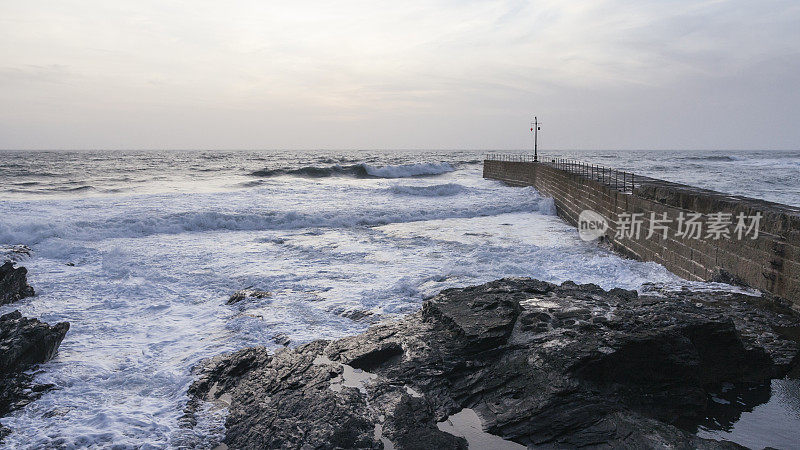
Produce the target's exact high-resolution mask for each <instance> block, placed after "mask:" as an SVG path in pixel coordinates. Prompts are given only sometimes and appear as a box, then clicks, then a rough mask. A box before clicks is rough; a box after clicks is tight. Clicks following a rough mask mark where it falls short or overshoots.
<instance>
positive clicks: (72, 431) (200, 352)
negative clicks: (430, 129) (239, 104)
mask: <svg viewBox="0 0 800 450" xmlns="http://www.w3.org/2000/svg"><path fill="white" fill-rule="evenodd" d="M595 156H596V157H597V158H601V157H602V155H595ZM700 156H702V155H700ZM712 156H713V155H712ZM584 159H585V158H584ZM479 161H480V155H479V154H476V153H470V152H439V153H425V154H421V153H416V154H406V153H374V154H368V153H363V152H362V153H359V152H351V153H349V154H343V155H341V154H340V155H334V156H320V155H311V154H309V155H292V156H291V157H286V156H281V155H280V153H278V152H273V153H268V152H264V153H257V152H240V153H209V152H183V153H170V152H165V153H125V154H121V155H120V154H107V153H102V152H94V153H77V154H53V153H50V154H33V155H31V154H12V156H11V157H7V158H5V160H4V161H3V162H2V163H0V175H2V177H0V196H2V198H3V199H4V200H3V201H2V203H0V244H2V245H14V244H26V245H29V246H30V247H31V248H32V250H33V254H32V256H31V257H30V258H27V259H25V260H23V261H22V264H23V265H25V266H26V267H28V269H29V279H30V283H31V284H32V285H33V286H34V287H35V288H36V290H37V293H38V295H37V296H36V297H34V298H30V299H25V300H23V301H21V302H18V303H16V304H14V305H6V306H3V307H0V313H6V312H9V311H12V310H14V309H19V310H20V311H21V312H22V313H23V314H24V315H26V316H33V317H38V318H40V319H42V320H44V321H47V322H50V323H54V322H57V321H63V320H66V321H69V322H70V323H71V328H70V331H69V333H68V334H67V337H66V338H65V340H64V342H63V343H62V345H61V348H60V350H59V353H58V356H57V357H56V358H55V359H53V360H52V361H50V362H48V363H46V364H43V365H42V366H41V367H40V370H39V371H38V373H37V376H36V379H37V381H39V382H42V383H52V384H54V385H55V386H56V388H55V389H54V390H52V391H49V392H48V393H46V394H45V395H44V396H43V397H42V398H41V399H39V400H38V401H36V402H33V403H32V404H30V405H28V406H26V407H25V408H23V409H22V410H19V411H17V412H15V413H14V414H12V415H11V416H9V417H6V418H3V419H0V422H2V423H3V424H4V425H6V426H9V427H10V428H12V429H14V433H13V434H12V435H11V436H9V437H8V438H7V439H6V442H5V445H6V446H8V447H10V448H40V447H44V446H62V447H65V448H71V447H87V446H109V445H112V444H116V445H120V446H121V447H126V446H130V447H137V448H140V447H143V448H148V447H153V448H162V447H181V446H184V447H199V448H203V447H205V448H212V447H214V446H215V445H216V444H217V443H218V442H219V439H220V438H221V436H222V434H221V433H222V432H223V428H222V420H223V415H224V411H217V412H216V413H209V414H208V415H207V416H205V417H204V418H203V420H202V421H201V423H200V424H199V426H198V427H195V428H194V429H187V428H185V427H181V420H180V419H181V416H182V415H183V407H184V405H185V403H186V401H187V398H186V390H187V388H188V386H189V384H190V383H191V382H192V376H191V372H190V370H191V368H192V367H193V366H194V365H195V364H197V363H198V362H199V361H201V360H202V359H203V358H206V357H209V356H213V355H216V354H219V353H223V352H228V351H232V350H236V349H240V348H243V347H246V346H252V345H266V346H268V347H272V348H276V347H277V344H275V343H274V341H273V339H274V338H275V337H276V336H279V335H285V336H288V337H289V338H290V339H291V341H292V345H296V344H300V343H304V342H308V341H311V340H313V339H318V338H337V337H341V336H345V335H351V334H354V333H358V332H361V331H363V330H364V329H365V328H366V327H367V326H368V325H369V323H371V322H374V321H377V320H382V319H387V318H392V317H397V316H399V315H402V314H406V313H409V312H413V311H415V310H417V309H418V308H419V306H420V304H421V302H422V301H423V300H424V299H425V298H427V297H428V296H431V295H433V294H435V293H437V292H438V291H440V290H442V289H444V288H448V287H457V286H466V285H471V284H478V283H482V282H486V281H490V280H493V279H496V278H499V277H504V276H531V277H535V278H539V279H543V280H547V281H552V282H562V281H566V280H574V281H576V282H580V283H586V282H591V283H597V284H599V285H601V286H602V287H604V288H612V287H623V288H629V289H636V288H638V287H640V286H641V285H642V284H643V283H652V282H655V283H664V284H667V285H670V286H681V285H684V284H687V283H686V282H684V281H682V280H679V279H678V278H677V277H675V276H674V275H672V274H670V273H669V272H667V271H666V270H665V269H664V268H663V267H661V266H659V265H657V264H654V263H641V262H635V261H631V260H626V259H623V258H620V257H618V256H616V255H614V254H611V253H609V252H608V251H606V250H605V249H603V248H600V247H598V246H597V245H595V244H593V243H586V242H583V241H581V240H580V239H579V238H578V236H577V233H576V232H575V230H574V229H573V228H572V227H571V226H569V225H566V224H565V223H563V222H562V221H561V220H560V219H558V218H557V217H556V216H555V215H554V211H553V205H552V201H551V200H549V199H545V198H542V197H540V196H539V195H538V194H537V192H536V191H535V190H534V189H532V188H511V187H506V186H503V185H502V184H500V183H498V182H494V181H489V180H483V179H482V178H481V165H480V163H479ZM625 161H628V162H633V161H636V157H635V156H629V157H628V159H626V160H624V161H622V160H620V161H618V162H623V163H624V164H627V163H626V162H625ZM710 161H712V162H709V163H707V164H709V166H708V167H711V166H713V165H714V164H718V162H717V161H715V160H710ZM795 161H800V158H796V160H795ZM785 162H786V161H784V163H785ZM734 163H735V162H734ZM624 164H622V165H623V166H624ZM676 164H678V163H676ZM748 164H750V163H748ZM704 167H706V166H704ZM743 167H745V168H743V169H741V171H743V172H746V173H749V171H751V170H752V168H751V167H750V166H747V165H745V166H743ZM708 170H716V169H708ZM640 171H641V170H640ZM649 174H650V175H656V174H653V173H649ZM731 176H732V177H735V176H737V175H736V174H732V175H731ZM771 176H775V174H774V173H773V174H772V175H771ZM796 179H797V178H795V180H796ZM726 180H727V179H725V178H720V177H717V178H716V182H717V183H719V184H720V185H721V186H724V184H725V183H726V182H727V181H726ZM676 181H688V180H680V179H678V180H676ZM731 182H732V181H731ZM795 183H797V182H796V181H795ZM695 184H701V183H695ZM706 187H713V186H708V185H707V186H706ZM763 189H767V188H763ZM797 191H798V190H797V184H795V187H794V191H792V192H794V193H795V194H796V192H797ZM784 201H785V202H787V203H792V202H793V201H794V197H792V195H787V196H786V197H785V199H784ZM249 286H253V287H255V288H257V289H261V290H266V291H269V292H271V293H272V295H271V296H270V297H268V298H264V299H247V300H244V301H242V302H240V303H238V304H235V305H226V300H227V298H228V297H229V296H230V294H231V293H232V292H234V291H235V290H237V289H242V288H245V287H249ZM693 286H699V285H698V284H697V283H695V284H693ZM351 312H362V313H367V314H370V315H369V316H368V318H367V319H366V320H360V321H354V320H351V319H349V318H347V317H346V316H347V315H348V313H351Z"/></svg>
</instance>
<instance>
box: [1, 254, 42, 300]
mask: <svg viewBox="0 0 800 450" xmlns="http://www.w3.org/2000/svg"><path fill="white" fill-rule="evenodd" d="M27 275H28V269H26V268H24V267H18V268H14V263H13V262H12V261H6V262H5V263H3V265H2V266H0V305H5V304H6V303H13V302H15V301H17V300H19V299H22V298H25V297H32V296H33V295H34V291H33V288H32V287H31V286H29V285H28V276H27Z"/></svg>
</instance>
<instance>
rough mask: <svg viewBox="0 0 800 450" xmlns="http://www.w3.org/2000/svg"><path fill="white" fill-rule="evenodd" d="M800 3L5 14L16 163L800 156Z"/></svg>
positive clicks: (29, 2) (11, 8) (350, 4)
mask: <svg viewBox="0 0 800 450" xmlns="http://www.w3.org/2000/svg"><path fill="white" fill-rule="evenodd" d="M798 86H800V2H798V1H797V0H790V1H780V0H760V1H757V2H755V1H752V0H750V1H740V0H730V1H725V0H714V1H685V0H658V1H650V0H643V1H642V0H640V1H626V0H590V1H585V0H575V1H563V0H560V1H559V0H535V1H480V0H464V1H455V0H426V1H417V0H402V1H392V2H387V1H379V0H372V1H347V0H344V1H335V2H334V1H330V0H328V1H303V0H297V1H291V2H288V1H267V0H233V1H229V2H223V1H207V0H191V1H188V0H185V1H184V0H174V1H173V0H114V1H108V0H57V1H42V0H25V1H19V0H0V149H173V148H175V149H191V148H199V149H317V148H319V149H384V148H387V149H403V148H409V149H498V150H499V149H523V148H528V147H530V145H531V136H530V134H531V133H530V131H529V128H530V125H529V124H530V121H531V120H532V116H533V115H537V116H538V117H539V118H540V120H541V121H542V133H541V135H540V142H541V148H545V149H546V148H552V149H800V125H798V122H800V88H798Z"/></svg>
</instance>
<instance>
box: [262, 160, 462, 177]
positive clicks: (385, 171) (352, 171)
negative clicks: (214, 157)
mask: <svg viewBox="0 0 800 450" xmlns="http://www.w3.org/2000/svg"><path fill="white" fill-rule="evenodd" d="M453 170H455V169H454V168H453V166H451V165H450V164H447V163H421V164H402V165H397V166H384V167H375V166H370V165H369V164H363V163H362V164H352V165H346V166H341V165H338V164H336V165H332V166H324V167H318V166H305V167H299V168H297V169H267V168H265V169H261V170H256V171H254V172H251V173H250V175H252V176H254V177H276V176H281V175H290V176H299V177H308V178H324V177H333V176H350V177H354V178H407V177H419V176H432V175H441V174H443V173H447V172H452V171H453Z"/></svg>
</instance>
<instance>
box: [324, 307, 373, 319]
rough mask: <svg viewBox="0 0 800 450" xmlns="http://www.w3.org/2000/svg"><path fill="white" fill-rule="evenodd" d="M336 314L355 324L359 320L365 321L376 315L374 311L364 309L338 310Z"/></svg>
mask: <svg viewBox="0 0 800 450" xmlns="http://www.w3.org/2000/svg"><path fill="white" fill-rule="evenodd" d="M334 313H335V314H338V315H340V316H342V317H344V318H345V319H350V320H352V321H354V322H358V321H359V320H362V319H365V318H367V317H370V316H371V315H373V314H374V313H373V312H372V311H369V310H364V309H352V310H338V311H334Z"/></svg>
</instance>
